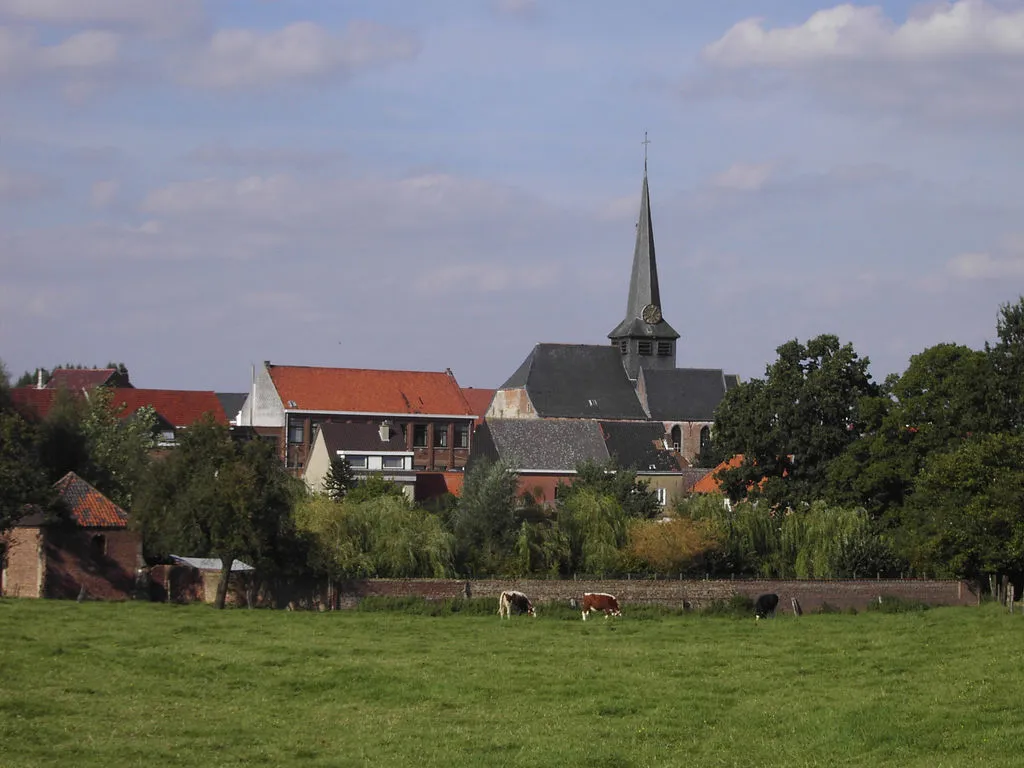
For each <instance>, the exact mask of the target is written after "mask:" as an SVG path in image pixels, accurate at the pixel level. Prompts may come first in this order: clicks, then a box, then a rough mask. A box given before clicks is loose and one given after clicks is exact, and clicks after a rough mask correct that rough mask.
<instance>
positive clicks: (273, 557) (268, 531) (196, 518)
mask: <svg viewBox="0 0 1024 768" xmlns="http://www.w3.org/2000/svg"><path fill="white" fill-rule="evenodd" d="M300 489H301V483H300V482H299V481H297V480H295V479H294V478H292V477H291V476H289V475H288V473H287V472H286V471H285V469H284V467H283V466H282V464H281V462H280V460H279V459H278V458H277V456H276V455H275V453H274V450H273V447H272V446H271V445H269V444H267V443H265V442H263V441H261V440H250V441H244V442H236V441H235V440H233V439H232V437H231V435H230V433H229V432H228V430H227V428H226V427H224V426H222V425H219V424H216V423H215V422H213V421H212V420H211V419H207V420H205V421H203V422H200V423H198V424H196V425H194V426H192V427H190V428H189V429H188V430H186V431H185V433H184V435H182V437H181V440H180V442H179V445H178V446H177V447H176V448H175V450H174V451H172V452H171V453H170V454H169V455H168V456H167V457H165V458H164V459H162V460H160V461H157V462H154V463H153V464H152V465H151V467H150V471H149V473H148V475H147V477H146V480H145V482H144V483H143V484H142V486H141V487H140V489H139V492H138V496H137V503H136V504H135V508H134V512H135V517H136V520H137V522H138V524H139V525H140V526H141V528H142V531H143V535H144V537H145V540H146V541H147V543H148V545H149V547H150V552H151V554H154V555H156V556H166V555H168V554H171V553H172V552H173V551H175V550H179V551H185V552H190V553H192V554H195V555H200V556H212V557H219V558H220V560H221V567H222V571H221V579H220V584H219V586H218V589H217V597H216V601H215V604H216V606H217V607H218V608H223V607H224V602H225V599H226V596H227V589H228V583H229V578H230V575H231V567H232V565H233V563H234V562H235V561H236V560H242V559H245V560H248V561H249V562H251V563H252V564H254V565H255V566H257V567H258V568H261V569H263V570H274V569H277V568H280V567H281V566H282V562H281V561H282V558H281V553H282V551H285V550H287V549H288V548H289V545H290V544H291V540H292V538H293V536H292V534H293V530H292V523H293V520H292V515H291V511H292V506H293V504H294V501H295V499H296V498H298V495H299V494H300V492H301V490H300Z"/></svg>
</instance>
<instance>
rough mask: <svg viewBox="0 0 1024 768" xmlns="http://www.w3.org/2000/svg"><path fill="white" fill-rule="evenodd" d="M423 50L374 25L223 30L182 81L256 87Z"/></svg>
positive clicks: (335, 73) (185, 69)
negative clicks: (338, 29) (337, 31)
mask: <svg viewBox="0 0 1024 768" xmlns="http://www.w3.org/2000/svg"><path fill="white" fill-rule="evenodd" d="M418 52H419V42H418V41H417V40H416V39H415V38H414V37H413V36H412V35H410V34H408V33H405V32H402V31H399V30H397V29H394V28H391V27H386V26H383V25H380V24H374V23H372V22H362V21H360V22H350V23H349V24H348V26H347V27H346V28H345V30H344V32H342V33H341V34H340V35H339V34H334V33H333V32H331V31H329V30H327V29H325V28H324V27H321V26H318V25H317V24H313V23H312V22H307V21H300V22H296V23H294V24H289V25H288V26H287V27H284V28H282V29H278V30H274V31H271V32H263V31H256V30H250V29H223V30H219V31H218V32H216V33H214V35H213V36H212V37H211V38H210V40H209V41H208V42H207V43H206V45H205V46H204V47H203V48H202V49H201V50H200V51H198V52H197V53H196V55H195V56H194V57H192V58H190V59H189V61H188V62H187V63H185V64H183V65H182V72H181V76H182V78H183V79H184V80H185V81H186V82H187V83H190V84H192V85H197V86H200V87H205V88H253V87H260V86H269V85H275V84H279V83H285V82H295V81H318V80H324V79H329V78H334V77H342V78H344V77H347V76H349V75H351V74H352V73H354V72H357V71H360V70H363V69H368V68H371V67H375V66H382V65H385V64H389V63H392V62H396V61H403V60H408V59H411V58H413V57H414V56H416V54H417V53H418Z"/></svg>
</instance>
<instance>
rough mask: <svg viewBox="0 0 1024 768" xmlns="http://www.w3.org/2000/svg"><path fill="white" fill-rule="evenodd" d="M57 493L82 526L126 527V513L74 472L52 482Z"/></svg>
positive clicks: (73, 517) (76, 521)
mask: <svg viewBox="0 0 1024 768" xmlns="http://www.w3.org/2000/svg"><path fill="white" fill-rule="evenodd" d="M54 488H56V489H57V494H58V495H59V496H60V499H61V501H63V502H64V504H65V506H67V508H68V510H69V511H70V512H71V518H72V519H73V520H74V521H75V523H77V524H78V525H80V526H82V527H83V528H127V527H128V513H127V512H125V511H124V510H123V509H121V508H120V507H119V506H117V504H115V503H114V502H112V501H111V500H110V499H108V498H107V497H106V496H104V495H103V494H102V493H100V492H99V491H97V490H96V489H95V488H93V487H92V486H91V485H89V484H88V483H87V482H85V480H83V479H82V478H80V477H79V476H78V475H76V474H75V473H74V472H68V473H67V474H66V475H64V477H62V478H61V479H60V480H58V481H57V482H56V483H54Z"/></svg>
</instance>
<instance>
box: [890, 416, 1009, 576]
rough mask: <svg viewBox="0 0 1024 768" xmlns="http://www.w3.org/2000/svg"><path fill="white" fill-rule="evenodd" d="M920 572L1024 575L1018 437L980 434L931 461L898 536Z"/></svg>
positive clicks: (970, 574) (965, 574) (920, 481)
mask: <svg viewBox="0 0 1024 768" xmlns="http://www.w3.org/2000/svg"><path fill="white" fill-rule="evenodd" d="M900 534H901V537H902V543H903V545H904V547H905V549H906V551H907V552H908V553H909V555H910V557H911V558H912V560H911V562H912V564H913V565H914V566H915V567H916V568H917V569H918V570H919V571H922V570H923V571H929V572H933V573H938V574H943V575H948V576H954V577H961V578H963V577H966V578H977V577H980V576H982V575H985V574H992V573H1009V574H1011V575H1013V576H1016V577H1017V578H1018V579H1019V578H1020V577H1021V576H1022V575H1024V435H1008V434H995V435H983V436H980V437H976V438H974V439H972V440H969V441H966V442H964V443H963V444H961V445H960V446H959V447H958V448H957V449H956V450H955V451H952V452H948V453H938V454H935V455H933V456H931V457H930V458H929V459H928V461H927V462H926V464H925V466H924V468H923V469H922V471H921V477H920V478H919V480H918V483H917V490H916V492H915V493H914V497H913V500H912V505H911V509H910V510H908V514H907V518H906V522H905V525H904V528H903V529H902V530H901V532H900Z"/></svg>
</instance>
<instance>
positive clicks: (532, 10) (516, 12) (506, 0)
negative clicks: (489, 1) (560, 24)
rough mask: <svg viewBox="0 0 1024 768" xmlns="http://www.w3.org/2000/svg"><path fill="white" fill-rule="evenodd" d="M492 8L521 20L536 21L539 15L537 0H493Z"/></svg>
mask: <svg viewBox="0 0 1024 768" xmlns="http://www.w3.org/2000/svg"><path fill="white" fill-rule="evenodd" d="M494 10H495V11H497V12H498V13H499V14H501V15H502V16H511V17H513V18H517V19H521V20H523V21H536V20H537V19H538V18H539V16H540V7H539V5H538V3H537V0H495V2H494Z"/></svg>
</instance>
